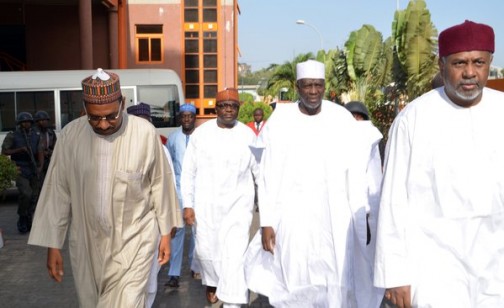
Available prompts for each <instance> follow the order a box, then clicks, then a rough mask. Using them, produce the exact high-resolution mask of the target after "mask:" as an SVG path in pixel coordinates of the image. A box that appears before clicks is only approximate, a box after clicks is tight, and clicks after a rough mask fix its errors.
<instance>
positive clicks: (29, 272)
mask: <svg viewBox="0 0 504 308" xmlns="http://www.w3.org/2000/svg"><path fill="white" fill-rule="evenodd" d="M15 198H16V195H14V194H8V195H7V196H5V198H2V197H0V229H2V232H3V239H4V247H3V248H0V306H1V307H22V308H24V307H78V303H77V295H76V292H75V286H74V282H73V277H72V272H71V267H70V264H69V261H68V260H69V256H68V249H67V246H66V245H65V247H64V249H63V250H62V252H63V258H64V262H65V261H66V263H65V265H66V266H65V276H64V279H63V282H62V283H59V284H58V283H56V282H54V281H52V280H51V279H50V278H49V275H48V273H47V270H46V265H45V264H46V253H47V250H46V248H42V247H35V246H29V245H27V244H26V243H27V241H28V234H24V235H23V234H20V233H19V232H18V231H17V228H16V221H17V214H16V210H17V206H16V199H15ZM255 218H256V219H255V222H254V224H253V225H254V226H255V228H257V217H255ZM188 233H189V232H186V234H188ZM187 238H188V237H187ZM186 247H187V246H186ZM184 261H185V262H184V264H183V273H182V277H181V279H180V287H179V288H178V289H171V288H168V287H165V286H164V284H165V283H166V282H167V281H168V277H167V274H166V273H167V268H166V267H163V268H162V269H161V271H160V273H159V275H158V292H157V296H156V301H155V302H154V305H153V307H159V308H164V307H170V308H173V307H191V308H192V307H211V308H216V307H221V306H222V303H221V302H219V303H217V304H215V305H209V304H208V303H207V301H206V298H205V287H204V286H202V285H201V280H195V279H192V278H191V276H190V270H189V267H188V264H187V257H186V258H184ZM244 307H246V306H245V305H244ZM248 307H255V308H259V307H271V306H270V305H269V304H268V299H267V298H265V297H262V296H258V295H257V294H251V296H250V304H249V305H248Z"/></svg>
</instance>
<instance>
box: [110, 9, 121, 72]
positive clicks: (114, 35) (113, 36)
mask: <svg viewBox="0 0 504 308" xmlns="http://www.w3.org/2000/svg"><path fill="white" fill-rule="evenodd" d="M108 12H109V14H108V15H109V16H108V20H109V61H110V68H119V51H118V50H119V47H118V44H119V43H118V41H119V36H118V30H117V29H118V18H117V7H115V6H114V7H111V8H109V11H108Z"/></svg>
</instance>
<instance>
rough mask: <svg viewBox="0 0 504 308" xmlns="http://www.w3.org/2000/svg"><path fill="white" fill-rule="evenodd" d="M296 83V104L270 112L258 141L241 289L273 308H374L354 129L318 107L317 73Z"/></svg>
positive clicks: (335, 108)
mask: <svg viewBox="0 0 504 308" xmlns="http://www.w3.org/2000/svg"><path fill="white" fill-rule="evenodd" d="M297 74H298V76H297V78H298V81H297V88H298V92H299V96H300V101H299V102H297V103H293V104H282V105H278V106H277V108H276V109H275V111H274V112H273V114H272V116H271V117H270V118H269V120H268V123H267V124H266V126H265V127H264V129H263V131H262V132H261V136H260V137H259V139H260V140H259V142H258V144H260V145H262V146H264V152H263V154H262V160H261V164H260V177H259V180H258V185H259V213H260V223H261V227H262V230H260V231H261V232H262V234H261V233H260V232H258V233H257V234H256V236H255V237H254V238H253V240H252V242H251V244H250V246H249V249H248V251H247V256H246V257H247V259H246V277H247V284H248V286H249V288H250V289H251V290H253V291H254V292H257V293H260V294H263V295H266V296H267V297H268V298H269V301H270V304H272V305H273V306H275V307H357V306H359V307H378V305H379V302H380V301H381V297H382V295H380V294H378V293H380V292H379V290H374V289H373V287H372V284H371V281H372V276H371V274H372V271H371V266H370V265H369V261H366V257H365V256H364V255H363V254H364V253H365V251H366V204H367V199H366V173H365V171H366V165H367V162H368V157H367V156H366V157H365V155H362V150H363V146H362V144H363V141H362V139H361V138H360V137H359V135H358V134H356V129H355V127H356V124H357V123H356V121H355V120H354V119H353V118H352V116H351V114H350V113H349V112H348V111H346V110H345V109H344V108H343V107H341V106H339V105H337V104H334V103H332V102H329V101H325V100H322V97H323V93H324V89H325V86H324V77H325V76H324V75H325V74H324V66H323V64H322V63H320V62H316V61H312V60H309V61H307V62H303V63H299V64H298V66H297ZM359 151H361V152H359ZM263 248H264V250H263ZM366 262H367V263H368V266H364V267H362V268H357V267H356V264H363V263H366ZM381 293H382V292H381Z"/></svg>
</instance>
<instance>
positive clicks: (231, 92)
mask: <svg viewBox="0 0 504 308" xmlns="http://www.w3.org/2000/svg"><path fill="white" fill-rule="evenodd" d="M215 101H216V102H217V103H218V102H223V101H235V102H238V103H239V102H240V95H238V90H236V89H235V88H226V89H224V90H222V91H220V92H218V93H217V97H216V98H215Z"/></svg>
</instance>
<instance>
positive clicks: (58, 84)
mask: <svg viewBox="0 0 504 308" xmlns="http://www.w3.org/2000/svg"><path fill="white" fill-rule="evenodd" d="M107 71H111V72H114V73H116V74H118V75H119V78H120V82H121V90H122V94H123V96H125V97H126V101H125V104H126V107H129V106H131V105H136V104H138V103H140V102H144V103H146V104H149V105H150V106H151V116H152V123H153V124H154V126H155V127H157V128H158V131H159V133H160V134H163V135H165V136H167V135H168V134H169V132H170V131H171V130H173V129H174V127H176V126H177V125H178V123H177V121H176V117H175V116H176V114H177V112H178V109H179V106H180V104H181V103H184V101H185V98H184V93H183V91H182V89H183V88H182V83H181V81H180V78H179V76H178V75H177V73H175V72H174V71H173V70H169V69H124V70H114V69H112V70H107ZM95 72H96V71H95V70H69V71H25V72H0V144H1V142H2V141H3V139H4V137H5V135H6V134H7V132H9V131H13V130H15V129H16V116H17V114H18V113H19V112H22V111H27V112H30V113H31V114H33V115H34V114H35V112H37V111H39V110H44V111H46V112H48V113H49V116H50V117H51V123H52V124H53V125H54V128H55V130H56V132H59V131H60V130H61V129H62V128H63V127H64V126H65V125H66V124H68V123H69V122H70V121H72V120H73V119H76V118H78V117H79V116H81V114H82V110H83V109H82V88H81V81H82V79H84V78H86V77H87V76H90V75H92V74H94V73H95Z"/></svg>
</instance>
